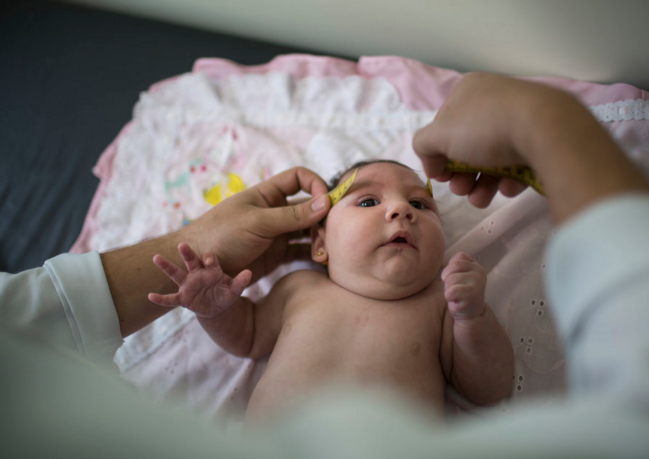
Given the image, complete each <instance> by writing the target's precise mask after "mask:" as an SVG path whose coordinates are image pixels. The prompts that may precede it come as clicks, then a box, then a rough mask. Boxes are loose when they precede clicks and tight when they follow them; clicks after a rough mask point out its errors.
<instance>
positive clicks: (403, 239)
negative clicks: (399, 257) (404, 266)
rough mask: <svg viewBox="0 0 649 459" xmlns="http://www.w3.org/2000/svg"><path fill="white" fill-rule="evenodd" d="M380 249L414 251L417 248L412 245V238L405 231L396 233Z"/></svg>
mask: <svg viewBox="0 0 649 459" xmlns="http://www.w3.org/2000/svg"><path fill="white" fill-rule="evenodd" d="M381 247H401V248H405V247H411V248H413V249H416V248H417V247H416V246H415V245H414V244H413V243H412V236H411V235H410V233H408V232H406V231H398V232H396V233H395V234H393V235H392V237H391V238H390V240H389V241H388V242H386V243H385V244H383V245H382V246H381Z"/></svg>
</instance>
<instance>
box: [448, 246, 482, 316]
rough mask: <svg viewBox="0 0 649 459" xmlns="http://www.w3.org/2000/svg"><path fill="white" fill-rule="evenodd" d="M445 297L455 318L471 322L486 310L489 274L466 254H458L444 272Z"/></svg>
mask: <svg viewBox="0 0 649 459" xmlns="http://www.w3.org/2000/svg"><path fill="white" fill-rule="evenodd" d="M442 281H443V282H444V297H445V298H446V301H448V310H449V311H450V313H451V315H452V316H453V318H454V319H455V320H456V321H458V320H470V319H473V318H476V317H479V316H481V315H482V313H483V312H484V310H485V302H484V292H485V285H486V283H487V273H486V272H485V270H484V269H483V268H482V266H480V265H479V264H478V263H477V262H476V261H475V260H473V258H471V257H470V256H468V255H467V254H466V253H462V252H459V253H456V254H455V255H453V258H451V260H450V261H449V262H448V266H446V268H444V271H442Z"/></svg>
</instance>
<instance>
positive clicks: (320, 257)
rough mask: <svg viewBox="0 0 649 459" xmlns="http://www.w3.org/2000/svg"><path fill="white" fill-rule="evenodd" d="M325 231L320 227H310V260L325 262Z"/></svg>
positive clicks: (326, 256)
mask: <svg viewBox="0 0 649 459" xmlns="http://www.w3.org/2000/svg"><path fill="white" fill-rule="evenodd" d="M325 233H326V230H325V228H324V227H323V226H321V225H315V226H312V227H311V259H312V260H313V261H317V262H318V263H322V262H323V261H327V258H329V256H328V255H327V247H326V245H325Z"/></svg>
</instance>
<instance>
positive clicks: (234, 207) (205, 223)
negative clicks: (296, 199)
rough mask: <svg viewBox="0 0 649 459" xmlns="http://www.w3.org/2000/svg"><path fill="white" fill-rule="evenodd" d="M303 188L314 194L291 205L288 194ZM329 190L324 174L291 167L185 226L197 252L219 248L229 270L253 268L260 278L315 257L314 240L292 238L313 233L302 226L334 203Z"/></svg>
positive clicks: (314, 220) (319, 217)
mask: <svg viewBox="0 0 649 459" xmlns="http://www.w3.org/2000/svg"><path fill="white" fill-rule="evenodd" d="M300 190H303V191H306V192H307V193H309V194H311V195H312V196H314V197H313V198H312V199H310V200H308V201H306V202H303V203H300V204H296V205H289V203H288V202H287V197H288V196H290V195H293V194H295V193H297V192H299V191H300ZM326 193H327V185H326V183H325V182H324V180H322V179H321V178H320V177H319V176H318V175H317V174H315V173H314V172H312V171H310V170H309V169H306V168H303V167H296V168H294V169H290V170H287V171H285V172H282V173H280V174H278V175H276V176H274V177H271V178H270V179H268V180H266V181H264V182H262V183H260V184H258V185H256V186H254V187H252V188H249V189H247V190H245V191H243V192H241V193H238V194H236V195H234V196H232V197H230V198H228V199H226V200H225V201H223V202H221V203H220V204H218V205H217V206H215V207H214V208H212V209H211V210H210V211H209V212H207V213H206V214H205V215H203V216H202V217H200V218H199V219H198V220H196V221H195V222H194V223H192V224H191V225H189V226H188V227H186V228H185V229H184V232H185V233H187V239H186V240H188V241H190V242H189V243H190V245H191V246H192V247H193V248H194V250H195V251H196V252H197V253H208V252H209V253H214V254H216V257H217V258H218V260H219V262H220V264H221V267H222V268H223V270H224V271H225V272H226V273H228V274H231V275H235V274H237V273H239V272H241V271H242V270H244V269H249V270H251V271H252V275H253V278H252V282H255V281H257V280H258V279H260V278H261V277H264V276H266V275H267V274H269V273H271V272H272V271H273V270H274V269H275V268H277V266H279V265H280V264H283V263H287V262H290V261H294V260H308V259H310V258H311V250H310V244H300V243H292V244H289V241H290V240H291V239H299V238H300V236H302V237H303V236H308V234H306V233H301V232H300V231H299V230H304V229H307V228H310V227H311V226H313V225H315V224H316V223H317V222H318V221H320V220H322V219H323V218H324V216H325V215H326V214H327V212H328V211H329V207H330V206H331V204H330V201H329V198H328V197H327V196H326ZM317 204H319V205H320V207H319V208H317V210H314V206H315V205H317ZM316 207H317V206H316Z"/></svg>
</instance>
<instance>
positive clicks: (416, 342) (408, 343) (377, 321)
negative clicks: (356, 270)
mask: <svg viewBox="0 0 649 459" xmlns="http://www.w3.org/2000/svg"><path fill="white" fill-rule="evenodd" d="M440 293H441V292H440V291H439V289H435V288H430V289H428V290H427V291H425V292H422V293H421V294H418V295H414V296H413V297H410V298H406V299H402V300H395V301H379V300H373V299H370V298H365V297H359V296H357V295H353V294H347V293H346V292H340V291H337V288H332V289H330V290H329V291H326V290H325V291H324V292H323V291H319V292H318V293H317V294H316V292H313V293H312V294H310V293H306V294H302V295H299V296H298V298H297V299H298V300H299V301H295V302H293V303H292V304H290V305H287V308H286V310H285V314H284V319H283V326H282V330H281V333H280V336H279V339H278V341H277V344H276V346H275V350H274V351H273V357H272V359H273V360H276V363H280V362H277V360H279V359H281V360H286V361H287V362H291V365H292V364H295V365H301V366H303V368H304V367H313V369H314V370H315V371H316V372H317V369H318V368H320V369H322V370H323V371H340V372H343V373H344V372H352V373H358V372H360V373H363V372H367V373H368V374H373V373H381V372H389V373H392V372H396V373H402V374H405V373H411V372H415V371H422V367H428V366H431V365H433V366H437V363H438V361H439V345H440V339H441V334H442V328H441V327H442V319H443V312H444V308H445V306H446V304H445V302H444V299H443V295H441V294H440ZM282 366H283V365H282Z"/></svg>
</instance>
